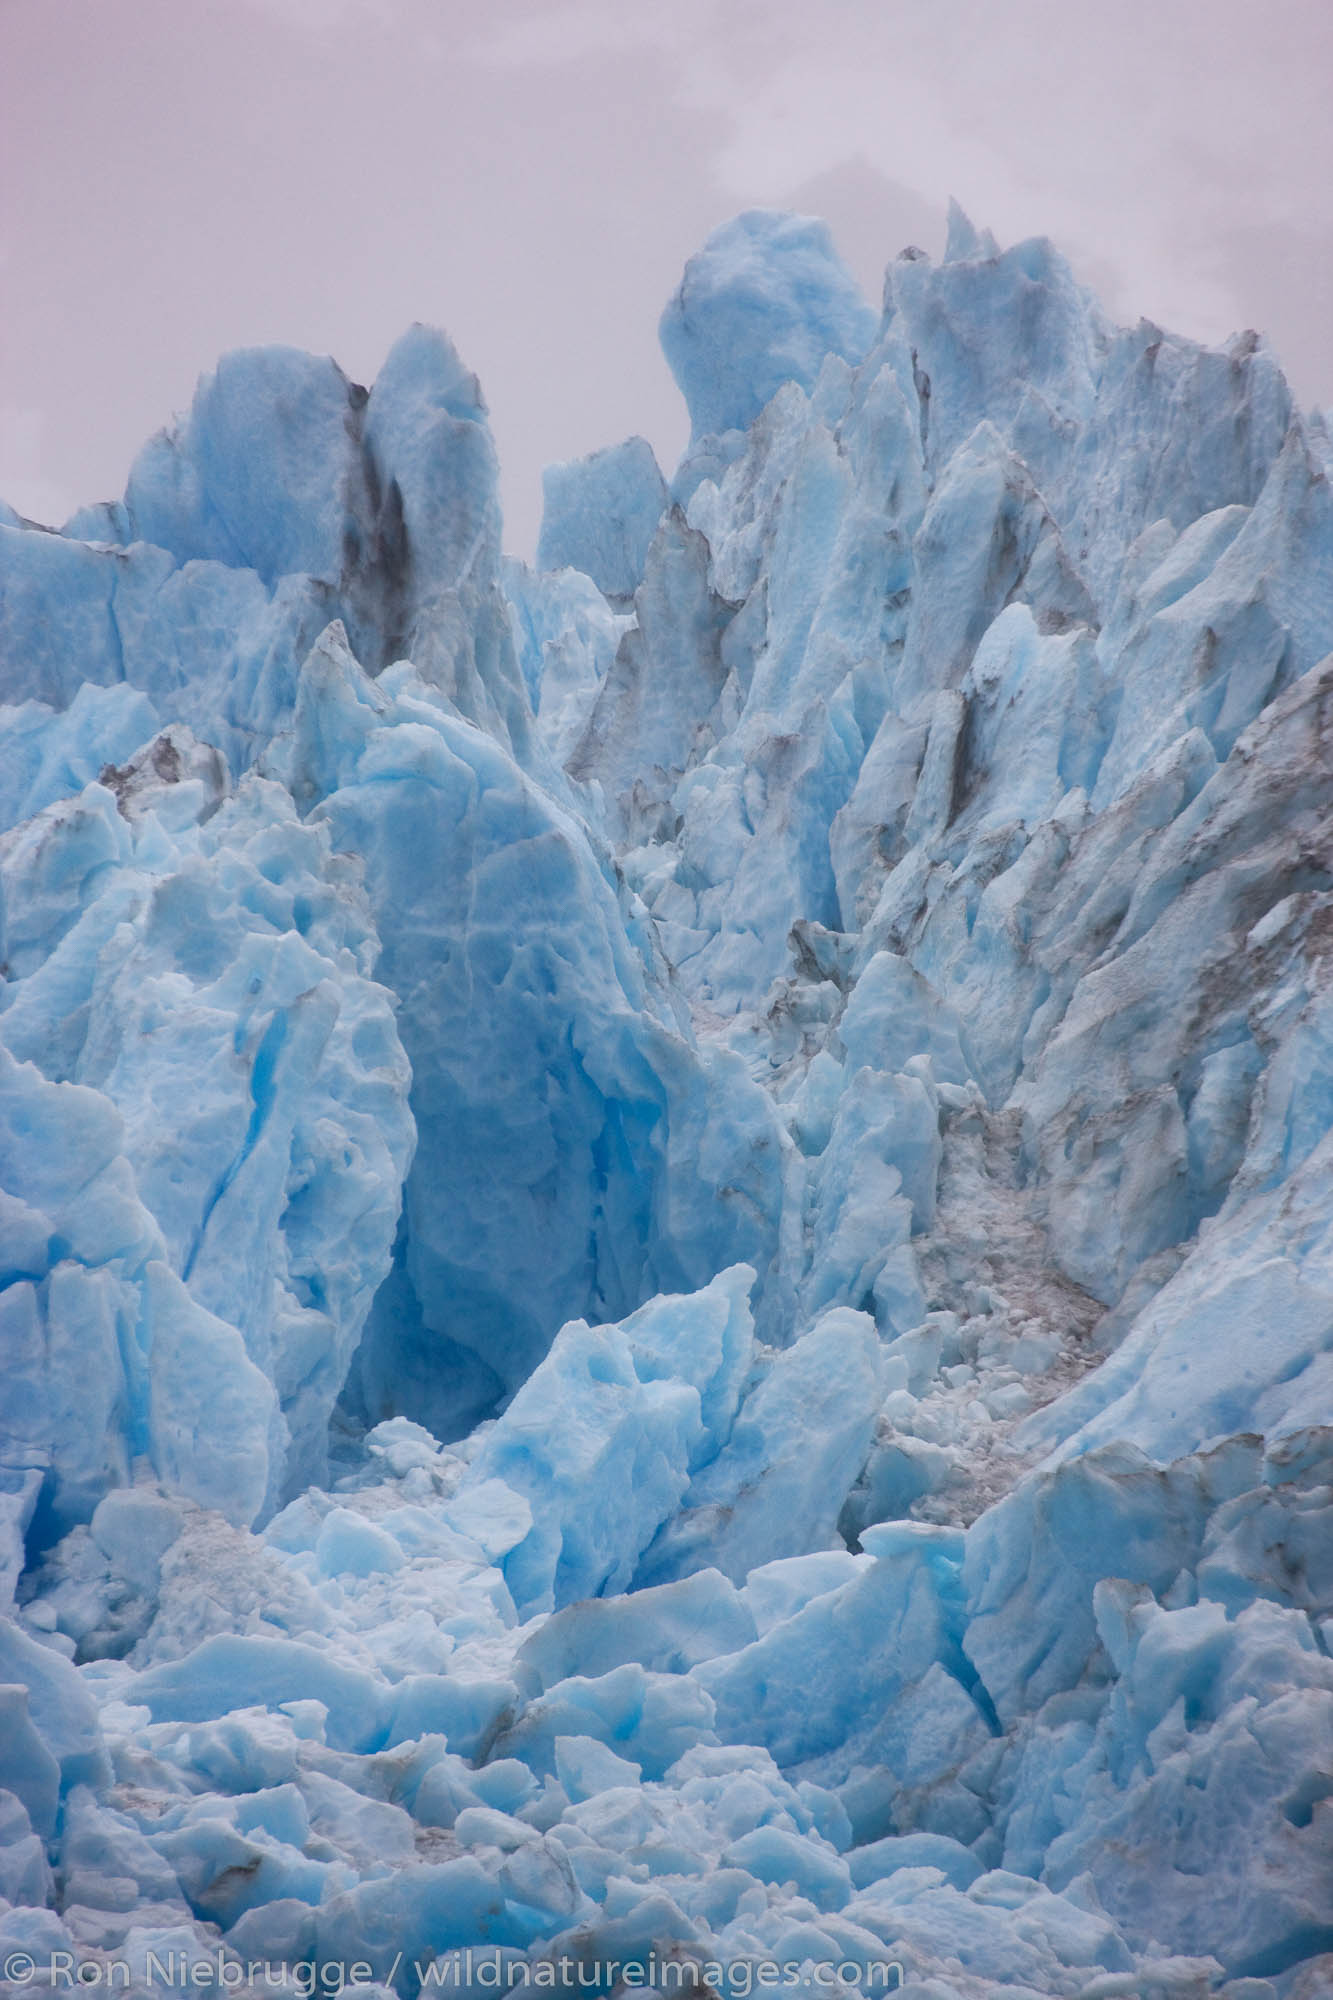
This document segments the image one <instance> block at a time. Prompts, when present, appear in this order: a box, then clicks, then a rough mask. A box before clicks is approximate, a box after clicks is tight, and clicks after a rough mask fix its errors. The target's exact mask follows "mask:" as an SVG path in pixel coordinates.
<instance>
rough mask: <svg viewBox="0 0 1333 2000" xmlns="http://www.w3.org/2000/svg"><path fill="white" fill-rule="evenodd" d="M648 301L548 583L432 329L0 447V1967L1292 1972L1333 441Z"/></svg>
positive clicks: (1138, 389) (1250, 355) (1315, 1857)
mask: <svg viewBox="0 0 1333 2000" xmlns="http://www.w3.org/2000/svg"><path fill="white" fill-rule="evenodd" d="M661 338H662V345H663V349H664V351H665V354H666V357H667V359H668V361H669V363H670V366H671V368H672V371H673V373H674V375H675V378H676V381H677V383H678V384H679V387H680V390H681V392H682V394H683V396H684V398H685V401H686V404H687V405H688V410H689V416H690V425H691V433H690V441H689V444H688V446H687V448H686V450H685V453H684V456H683V458H682V460H681V462H680V464H679V466H678V467H676V468H675V469H674V471H671V472H669V473H668V472H666V471H664V470H663V469H662V468H660V467H659V466H658V463H657V461H656V459H655V457H654V454H653V452H652V450H651V449H650V447H649V446H648V445H647V444H646V443H645V442H644V441H643V440H642V439H639V438H631V439H629V440H628V441H626V442H625V443H623V444H620V445H616V446H613V447H611V448H609V449H604V450H599V451H596V452H594V453H593V454H592V455H591V456H589V457H588V458H585V459H582V460H579V461H576V462H573V463H570V464H567V465H561V466H555V467H552V468H550V470H549V471H548V473H547V475H546V480H545V516H544V521H543V526H542V531H541V539H540V545H539V549H538V556H537V560H536V562H535V563H534V564H532V565H528V564H525V563H523V562H520V561H518V560H516V559H515V558H513V557H511V556H509V555H507V554H506V553H505V550H504V542H503V533H502V523H501V517H500V509H499V503H498V498H497V468H496V458H495V451H494V447H493V443H492V439H491V433H490V429H489V426H488V420H487V411H486V405H485V402H484V400H483V397H482V394H481V390H480V387H479V385H478V381H477V378H476V377H475V376H474V375H472V374H471V372H470V371H469V369H468V367H467V366H466V365H465V364H464V362H463V361H462V360H461V359H460V357H459V355H458V354H457V352H456V351H455V349H454V347H453V346H452V344H451V342H450V341H449V339H448V338H447V337H446V336H445V335H444V334H443V333H441V332H438V331H436V330H433V329H431V328H429V327H425V326H414V327H412V328H411V329H410V330H409V331H408V332H407V333H405V334H404V335H403V337H402V338H401V339H400V340H399V341H398V343H397V344H396V346H395V347H394V348H393V350H392V352H391V353H390V354H389V356H388V359H387V360H386V362H385V364H384V366H383V368H382V370H381V371H380V373H379V375H378V377H377V378H376V380H375V382H374V384H373V386H371V387H370V388H369V390H367V389H365V388H363V387H361V386H359V385H357V384H355V383H353V382H352V381H350V380H349V379H348V378H347V377H346V376H345V375H344V374H343V373H342V371H341V370H340V369H339V368H338V366H337V365H336V364H335V363H334V362H333V361H332V360H330V359H327V358H322V357H317V356H313V355H308V354H304V353H300V352H297V351H295V350H293V349H288V348H276V347H269V348H261V349H253V350H248V351H245V352H241V353H235V354H231V355H228V356H227V357H225V358H224V359H223V360H222V361H220V362H219V363H218V365H217V367H216V369H215V371H214V372H213V373H212V374H209V375H207V376H205V377H204V378H203V379H202V380H201V381H200V384H199V387H198V391H197V393H196V395H195V399H194V402H193V404H192V406H191V408H190V410H189V412H188V413H187V414H186V415H184V416H183V417H181V418H179V419H177V420H176V421H175V422H174V423H173V424H172V425H171V426H170V427H169V428H167V429H166V430H164V431H162V432H161V433H160V434H159V435H158V436H156V437H155V438H153V439H152V440H151V441H150V442H149V443H148V444H147V445H145V447H144V448H143V450H142V452H141V453H140V455H139V457H138V458H137V459H136V461H135V463H134V465H133V467H132V469H131V471H130V474H129V479H128V483H127V485H126V487H125V492H124V496H123V498H122V499H121V500H118V501H115V502H113V503H110V504H106V505H100V506H94V507H89V508H87V509H85V510H83V511H82V512H80V513H79V514H77V515H76V516H75V517H74V518H73V519H72V520H70V521H68V522H67V523H66V524H65V525H64V526H63V527H62V528H59V529H55V528H51V527H47V526H44V525H41V524H38V523H34V522H31V521H28V520H25V519H23V518H21V517H20V516H19V515H17V514H16V513H14V512H13V510H12V509H8V508H4V507H0V746H2V749H0V931H2V933H3V935H2V937H0V960H2V961H3V964H2V965H0V973H2V974H3V977H2V979H0V1248H2V1253H3V1254H2V1255H0V1599H2V1600H3V1602H2V1603H0V1614H2V1615H0V1962H2V1966H0V1991H3V1992H5V1993H17V1992H20V1991H27V1990H29V1989H33V1990H39V1991H48V1990H61V1989H62V1988H63V1987H67V1986H70V1985H76V1984H77V1985H79V1986H83V1987H89V1988H92V1987H98V1986H102V1987H106V1988H107V1989H109V1990H114V1991H128V1992H131V1993H133V1994H136V1995H148V1994H150V1993H153V1992H155V1991H160V1990H161V1989H162V1987H163V1985H164V1984H165V1985H166V1986H168V1987H170V1986H172V1985H175V1986H176V1987H178V1988H180V1989H181V1990H187V1989H188V1990H190V1991H199V1990H204V1989H209V1988H211V1989H214V1990H216V1989H218V1988H222V1989H224V1990H230V1991H240V1992H246V1993H255V1994H263V1995H269V1994H276V1993H279V1992H282V1991H289V1992H290V1991H293V1990H297V1991H302V1992H304V1993H305V1994H306V1995H307V1996H310V1995H312V1994H313V1993H321V1994H328V1993H336V1992H338V1991H340V1990H342V1989H343V1988H351V1987H355V1988H356V1989H357V1990H358V1991H362V1992H365V1993H366V1994H368V1995H372V1996H376V2000H389V1996H391V1995H394V1996H397V2000H416V1996H417V1994H418V1993H419V1992H422V1991H428V1990H429V1988H430V1987H431V1986H432V1985H434V1986H437V1987H448V1988H449V1989H450V1990H453V1991H456V1992H457V1993H458V1994H460V1995H464V1996H466V2000H482V1996H483V1995H484V1994H485V1993H487V1992H491V1991H496V1990H499V1991H503V1992H510V1991H526V1990H527V1988H528V1987H530V1986H532V1985H544V1984H549V1985H552V1986H564V1987H569V1986H571V1985H572V1986H573V1987H574V1989H575V1990H579V1989H581V1990H583V1991H585V1992H595V1993H598V1994H599V1995H601V1996H603V2000H612V1996H613V1995H614V1996H615V2000H620V1996H621V1995H622V1994H624V1993H626V1992H629V1991H632V1990H635V1989H642V1990H646V1991H651V1992H653V1993H656V1994H661V1995H663V1996H666V1995H670V1994H674V1993H679V1992H684V1993H687V1994H701V1995H707V1996H708V2000H733V1996H741V2000H748V1996H749V1995H750V1994H751V1993H752V1992H753V1991H754V1990H756V1989H758V1988H762V1987H765V1986H769V1985H772V1986H774V1987H777V1988H780V1989H782V1990H785V1991H795V1992H799V1993H801V1994H804V1995H809V1996H812V2000H818V1996H821V1995H822V1996H827V1995H828V1994H829V1993H837V1994H841V1995H843V1996H849V1995H855V1994H862V1993H869V1992H878V1991H887V1992H895V1991H901V1992H903V1993H904V1994H906V1995H908V1996H912V2000H1001V1996H1004V2000H1037V1996H1048V1997H1049V2000H1117V1996H1135V2000H1204V1996H1212V1995H1218V1996H1223V2000H1328V1996H1329V1995H1333V496H1331V495H1330V484H1329V476H1330V467H1331V466H1333V441H1331V440H1330V433H1329V429H1328V426H1327V424H1326V422H1325V420H1324V418H1323V417H1322V416H1321V415H1320V414H1319V413H1317V412H1308V411H1303V410H1301V409H1299V408H1298V407H1297V406H1296V405H1295V403H1294V402H1293V399H1292V396H1291V394H1290V392H1289V390H1288V387H1287V385H1286V382H1285V381H1284V378H1283V375H1282V373H1281V371H1280V369H1279V367H1278V365H1277V362H1276V360H1275V358H1274V356H1273V354H1272V353H1271V351H1270V350H1269V348H1268V347H1267V345H1266V344H1265V343H1264V341H1263V340H1262V339H1260V338H1258V337H1257V336H1256V335H1254V334H1248V333H1247V334H1241V335H1237V336H1236V337H1235V338H1233V339H1232V340H1231V341H1230V342H1229V343H1228V344H1227V345H1226V346H1224V347H1221V348H1205V347H1201V346H1199V345H1197V344H1195V343H1192V342H1190V341H1188V340H1184V339H1179V338H1175V337H1173V336H1172V335H1170V334H1169V333H1167V332H1165V331H1163V330H1162V329H1161V328H1159V327H1157V326H1155V325H1152V324H1150V323H1148V322H1146V321H1144V322H1140V324H1139V325H1137V326H1136V327H1133V328H1122V327H1119V326H1116V325H1114V324H1112V323H1111V321H1110V320H1109V319H1108V318H1107V317H1106V315H1105V314H1104V313H1103V311H1102V310H1101V308H1100V307H1099V306H1098V304H1097V303H1096V301H1095V300H1094V299H1093V298H1092V297H1091V295H1090V294H1089V293H1088V292H1087V291H1085V290H1084V289H1083V288H1081V287H1080V286H1079V284H1077V283H1076V281H1075V279H1074V277H1073V276H1072V274H1071V271H1070V269H1069V266H1068V265H1067V263H1066V262H1065V260H1064V258H1063V257H1062V256H1061V254H1060V253H1059V252H1058V250H1056V249H1055V248H1054V247H1053V246H1052V245H1051V244H1050V243H1049V242H1047V241H1045V240H1034V241H1029V242H1024V243H1020V244H1018V245H1016V246H1014V247H1012V248H1009V249H1006V250H1001V249H1000V248H999V247H998V246H997V244H996V243H995V241H994V239H993V238H992V237H991V236H990V235H989V234H988V233H987V232H984V231H980V230H977V229H975V228H974V227H973V225H972V224H971V223H970V222H969V221H968V219H967V218H966V217H965V216H964V215H963V214H962V212H961V211H960V210H958V209H957V208H955V209H953V210H952V211H951V221H950V229H949V239H948V245H947V249H946V251H945V255H944V257H943V260H942V261H941V262H939V263H938V264H937V263H935V262H933V261H932V260H931V259H930V258H928V257H926V256H925V255H924V254H922V253H921V252H919V251H916V250H907V251H904V252H903V253H902V255H901V256H900V257H898V258H897V259H896V260H895V261H894V262H893V263H892V264H890V266H889V269H888V272H887V276H886V279H885V285H884V294H883V299H882V302H881V303H880V304H878V305H872V304H870V303H869V302H867V301H866V299H864V298H863V297H862V296H861V294H860V292H859V290H858V289H857V287H856V285H855V283H854V282H853V280H852V279H851V277H850V276H849V274H848V273H847V271H846V269H845V268H844V267H843V265H842V263H841V262H840V260H839V258H838V256H837V254H836V252H835V250H834V248H833V245H832V242H831V240H830V237H829V235H828V232H827V230H826V229H825V227H824V225H823V224H821V223H818V222H814V221H811V220H808V219H806V218H802V217H798V216H792V215H786V214H779V213H777V212H772V211H767V210H760V211H753V212H750V213H748V214H745V215H742V216H740V217H738V218H737V219H736V220H734V221H733V222H730V223H728V224H727V225H725V226H724V227H723V228H721V229H719V230H717V231H716V232H715V233H714V235H713V236H712V237H710V238H709V240H708V242H707V243H706V244H705V245H704V246H703V248H702V249H701V250H700V251H699V252H698V253H697V254H696V255H695V256H694V257H692V258H691V259H690V261H689V263H688V264H687V266H686V268H685V271H684V274H683V276H682V279H681V282H680V286H679V289H678V290H677V292H676V293H675V295H674V297H673V298H672V299H671V301H670V303H669V304H668V306H667V308H666V310H665V312H664V314H663V318H662V324H661ZM166 1968H171V1969H170V1970H167V1969H166ZM293 1982H296V1983H295V1985H294V1984H293Z"/></svg>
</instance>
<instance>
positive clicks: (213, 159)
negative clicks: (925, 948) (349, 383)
mask: <svg viewBox="0 0 1333 2000" xmlns="http://www.w3.org/2000/svg"><path fill="white" fill-rule="evenodd" d="M1331 86H1333V6H1330V5H1329V4H1328V0H1264V5H1263V6H1262V7H1259V8H1256V7H1255V6H1254V5H1253V4H1252V0H1095V4H1094V3H1093V0H1009V4H1007V5H1005V6H999V5H997V4H995V0H806V3H805V4H797V0H663V4H661V5H658V4H647V0H485V3H484V4H483V0H116V4H110V0H0V286H2V288H3V311H2V312H0V496H3V497H4V498H6V499H8V500H9V501H10V502H11V504H13V505H14V506H16V507H18V508H19V509H20V510H21V511H23V512H25V513H29V514H31V515H33V516H34V517H36V518H39V519H44V520H59V519H61V518H63V517H64V516H65V515H66V514H67V513H68V512H70V511H71V510H72V509H73V508H74V507H75V506H76V505H79V504H81V503H83V502H85V501H88V500H94V499H101V498H105V497H107V496H109V495H111V494H114V493H118V492H119V491H120V490H121V488H122V486H123V484H124V477H125V473H126V471H127V469H128V466H129V462H130V459H131V458H132V456H133V454H134V452H135V450H136V449H137V447H138V446H139V444H140V443H141V442H142V441H143V439H144V438H145V437H146V436H147V435H148V434H149V433H150V432H151V431H152V430H154V429H156V428H157V427H158V425H160V424H161V423H162V422H164V421H165V420H166V418H167V417H168V416H169V415H170V414H171V412H172V411H173V410H175V409H179V408H182V407H183V406H185V405H186V404H188V402H189V399H190V395H191V392H192V389H193V385H194V380H195V377H196V376H197V375H198V374H199V373H200V371H201V370H203V369H205V368H208V367H210V366H211V365H212V363H213V361H214V360H215V359H216V357H217V355H218V354H219V353H220V352H222V351H223V350H225V349H226V348H229V347H235V346H241V345H246V344H251V343H254V342H260V341H269V340H278V341H286V342H290V343H293V344H296V345H300V346H306V347H311V348H315V349H318V350H322V351H327V352H331V353H333V354H335V355H336V356H337V358H338V359H339V360H340V361H341V362H342V364H343V365H344V367H346V368H347V369H348V371H349V372H350V373H351V374H353V375H354V376H356V377H357V378H359V379H360V380H362V381H368V380H370V379H371V378H372V377H373V375H374V373H375V370H376V368H377V367H378V365H379V363H380V361H381V359H382V358H383V355H384V353H385V352H386V350H387V349H388V347H389V345H390V343H391V342H392V340H393V339H394V337H395V336H396V335H397V334H398V333H399V332H400V331H401V330H402V328H403V327H404V326H406V325H407V324H408V322H409V321H411V320H413V319H425V320H430V321H434V322H436V323H437V324H440V325H443V326H445V327H447V328H448V329H449V331H450V332H451V333H452V334H453V336H454V338H455V340H456V341H457V342H458V344H459V346H460V348H461V349H462V351H463V353H464V355H465V356H466V358H467V360H468V362H469V364H470V365H471V366H472V367H474V368H475V369H476V370H477V372H478V373H479V375H480V376H481V379H482V382H483V384H484V386H485V389H486V393H487V397H488V400H489V402H490V405H491V411H492V419H493V423H494V427H495V432H496V437H497V440H498V444H499V448H500V455H501V462H502V466H503V470H504V501H505V510H506V521H507V540H508V541H509V544H510V545H511V546H512V547H514V548H515V549H516V550H518V551H519V552H521V553H527V552H530V550H531V547H532V544H533V542H534V540H535V536H536V528H537V520H538V513H539V507H540V472H541V467H542V466H543V464H545V463H547V462H548V461H549V460H551V459H555V458H565V457H571V456H576V455H578V454H579V453H581V452H584V451H589V450H592V449H594V448H595V447H597V446H599V445H603V444H608V443H611V442H613V441H615V440H616V439H617V438H620V437H623V436H625V435H626V434H628V433H629V432H631V431H641V432H643V433H644V434H645V435H646V436H648V437H649V438H650V439H651V440H652V442H653V444H654V445H655V446H656V447H657V450H658V452H659V455H660V456H661V457H662V459H663V461H664V463H665V464H666V465H667V469H668V470H669V469H670V463H671V462H672V461H673V460H674V457H675V455H676V453H677V452H678V450H679V448H680V446H681V445H682V443H683V441H684V434H685V428H686V427H685V423H684V420H683V412H682V410H681V408H680V405H679V399H678V397H677V395H676V392H675V389H674V386H673V385H672V383H671V381H670V378H669V376H668V374H667V371H666V368H665V365H664V363H663V362H662V360H661V358H660V355H659V353H658V349H657V340H656V324H657V317H658V313H659V312H660V310H661V307H662V305H663V303H664V301H665V299H666V297H667V295H668V294H669V292H670V291H671V289H672V287H673V286H674V284H675V281H676V279H677V277H678V275H679V271H680V267H681V265H682V263H683V262H684V260H685V258H686V257H687V256H688V255H689V253H690V251H691V250H692V249H694V248H695V247H696V246H697V244H698V243H699V242H700V241H701V240H702V238H703V237H704V235H705V234H706V233H707V231H708V230H709V229H710V228H712V227H713V226H714V225H715V224H716V223H718V222H720V221H722V220H724V219H725V218H726V217H727V216H728V215H730V214H732V213H734V212H735V211H736V210H737V209H739V208H743V207H748V206H753V205H755V204H768V205H780V206H793V207H798V208H803V209H805V210H807V211H809V212H814V213H820V214H823V215H825V216H827V217H828V219H829V221H830V222H831V223H832V225H833V229H834V233H835V235H836V237H837V238H838V240H839V242H840V244H841V247H842V249H843V252H844V254H845V255H846V257H847V258H848V261H849V262H850V263H851V265H852V267H853V269H854V270H855V271H856V273H857V275H858V277H860V279H861V281H862V282H863V284H864V285H865V286H866V288H867V291H868V292H869V293H870V295H871V296H872V297H876V298H877V296H878V290H879V278H880V273H881V271H882V269H883V266H884V264H885V263H886V262H887V261H888V260H889V259H890V258H891V257H893V256H894V255H895V254H896V252H897V251H898V250H899V249H901V248H902V246H903V244H904V243H905V242H908V241H916V242H919V243H921V244H923V245H924V247H925V248H927V249H929V250H931V251H932V252H938V250H939V248H940V247H941V244H942V241H943V215H944V206H945V203H946V200H947V197H948V196H949V195H950V194H955V195H957V196H958V198H959V199H960V200H961V201H962V202H963V204H964V206H965V207H966V208H968V209H969V210H970V212H971V213H972V215H973V217H974V219H975V220H976V221H978V222H979V223H984V224H988V225H989V226H990V227H991V228H993V229H994V230H995V231H996V233H997V235H998V236H999V237H1000V239H1001V241H1006V240H1013V239H1015V238H1016V237H1019V236H1022V235H1028V234H1032V233H1034V232H1044V233H1047V234H1050V235H1052V236H1054V237H1055V239H1056V240H1057V242H1059V243H1060V244H1061V246H1062V247H1063V248H1064V249H1065V250H1066V251H1067V252H1068V254H1069V255H1070V257H1071V258H1072V260H1073V262H1074V266H1075V269H1076V270H1077V271H1078V273H1079V275H1080V276H1081V277H1082V278H1084V279H1085V280H1086V281H1087V282H1089V283H1091V284H1093V285H1095V286H1096V287H1097V289H1098V290H1099V291H1100V292H1101V293H1102V295H1103V298H1104V300H1105V302H1106V303H1107V305H1108V306H1109V307H1110V308H1111V309H1112V310H1113V311H1115V312H1116V313H1117V314H1118V315H1119V316H1121V317H1123V318H1127V319H1135V318H1137V317H1138V315H1139V314H1140V313H1146V314H1147V315H1149V316H1150V317H1152V318H1155V319H1157V320H1159V321H1161V322H1163V323H1164V324H1166V325H1168V326H1170V327H1172V328H1174V329H1176V330H1179V331H1181V332H1184V333H1190V334H1194V335H1196V336H1199V337H1201V338H1204V339H1209V340H1216V339H1222V338H1225V336H1226V335H1227V334H1228V333H1230V332H1232V331H1234V330H1235V329H1236V328H1237V327H1240V326H1245V325H1256V326H1259V327H1260V328H1262V329H1264V330H1266V331H1267V332H1268V334H1269V335H1270V337H1271V338H1272V340H1273V342H1274V344H1275V346H1276V348H1277V350H1278V353H1279V356H1280V357H1281V359H1282V360H1283V362H1284V364H1285V365H1286V367H1287V369H1288V372H1289V373H1290V375H1291V377H1292V379H1293V382H1294V384H1295V387H1296V390H1297V393H1298V395H1299V396H1300V397H1301V399H1302V400H1304V401H1318V402H1327V401H1330V400H1333V336H1330V332H1329V329H1330V327H1333V275H1331V271H1333V256H1331V252H1333V120H1330V118H1329V116H1328V109H1327V106H1328V99H1329V93H1330V87H1331Z"/></svg>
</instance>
